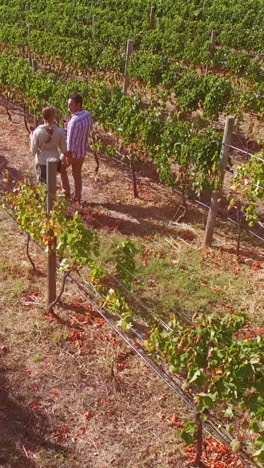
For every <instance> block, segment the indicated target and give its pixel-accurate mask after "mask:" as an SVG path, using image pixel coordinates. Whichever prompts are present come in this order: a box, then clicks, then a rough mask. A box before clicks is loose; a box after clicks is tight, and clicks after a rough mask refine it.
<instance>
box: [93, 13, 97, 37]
mask: <svg viewBox="0 0 264 468" xmlns="http://www.w3.org/2000/svg"><path fill="white" fill-rule="evenodd" d="M96 21H97V16H96V15H92V34H94V27H95V23H96Z"/></svg>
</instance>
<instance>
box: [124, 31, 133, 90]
mask: <svg viewBox="0 0 264 468" xmlns="http://www.w3.org/2000/svg"><path fill="white" fill-rule="evenodd" d="M133 45H134V43H133V41H131V40H130V39H129V40H128V41H127V50H126V61H125V71H124V84H123V94H124V95H125V96H126V95H127V88H128V66H129V59H130V56H131V54H132V52H133Z"/></svg>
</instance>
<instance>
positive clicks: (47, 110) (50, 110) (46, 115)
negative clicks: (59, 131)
mask: <svg viewBox="0 0 264 468" xmlns="http://www.w3.org/2000/svg"><path fill="white" fill-rule="evenodd" d="M55 114H56V109H54V107H44V109H42V117H43V119H44V120H49V119H50V118H51V117H52V116H53V115H55Z"/></svg>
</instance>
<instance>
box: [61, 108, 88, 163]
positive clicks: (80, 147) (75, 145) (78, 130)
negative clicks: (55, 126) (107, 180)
mask: <svg viewBox="0 0 264 468" xmlns="http://www.w3.org/2000/svg"><path fill="white" fill-rule="evenodd" d="M91 129H92V117H91V114H90V112H88V111H85V110H81V111H78V112H75V113H74V114H72V118H71V119H70V120H69V122H68V126H67V150H68V151H70V152H71V153H72V157H73V158H84V157H85V156H86V152H87V145H88V137H89V133H90V131H91Z"/></svg>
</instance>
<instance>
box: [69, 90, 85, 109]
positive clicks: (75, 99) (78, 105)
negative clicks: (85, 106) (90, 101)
mask: <svg viewBox="0 0 264 468" xmlns="http://www.w3.org/2000/svg"><path fill="white" fill-rule="evenodd" d="M82 103H83V100H82V96H80V94H72V95H71V96H70V97H69V99H68V109H69V111H70V112H71V113H72V114H74V113H75V112H78V111H80V110H81V109H82Z"/></svg>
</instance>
